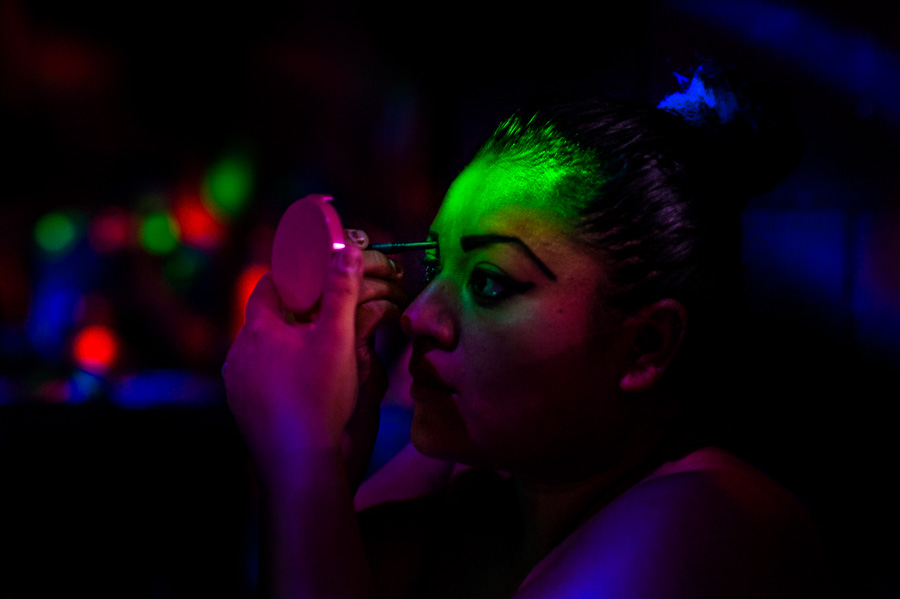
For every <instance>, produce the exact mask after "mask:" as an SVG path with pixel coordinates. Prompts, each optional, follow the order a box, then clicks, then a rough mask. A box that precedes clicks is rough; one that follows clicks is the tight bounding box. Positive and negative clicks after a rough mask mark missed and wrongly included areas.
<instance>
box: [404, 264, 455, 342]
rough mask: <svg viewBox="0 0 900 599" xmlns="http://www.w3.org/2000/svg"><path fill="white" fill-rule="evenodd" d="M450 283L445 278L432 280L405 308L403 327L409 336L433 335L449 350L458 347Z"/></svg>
mask: <svg viewBox="0 0 900 599" xmlns="http://www.w3.org/2000/svg"><path fill="white" fill-rule="evenodd" d="M449 287H450V285H449V284H448V283H446V282H443V281H434V282H432V283H431V284H430V285H429V286H428V287H426V288H425V290H424V291H422V293H420V294H419V295H418V297H416V299H415V300H413V302H412V303H411V304H410V305H409V307H407V308H406V310H404V312H403V316H401V317H400V327H401V328H402V329H403V332H404V333H406V335H407V336H408V337H409V338H411V339H413V340H416V339H418V338H423V337H430V338H431V339H432V340H433V342H434V343H435V345H436V346H437V347H439V348H440V349H443V350H445V351H450V350H452V349H453V348H454V347H456V343H457V341H458V322H457V318H456V310H455V308H454V302H453V299H452V294H451V293H450V289H449Z"/></svg>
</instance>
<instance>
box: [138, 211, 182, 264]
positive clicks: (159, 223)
mask: <svg viewBox="0 0 900 599" xmlns="http://www.w3.org/2000/svg"><path fill="white" fill-rule="evenodd" d="M180 238H181V230H180V229H179V228H178V222H177V221H176V220H175V219H174V218H173V217H172V215H171V214H169V213H167V212H152V213H150V214H148V215H147V216H146V217H144V221H143V223H142V224H141V245H142V246H143V247H144V249H146V250H147V251H148V252H150V253H153V254H168V253H170V252H172V251H174V250H175V248H176V247H177V246H178V242H179V240H180Z"/></svg>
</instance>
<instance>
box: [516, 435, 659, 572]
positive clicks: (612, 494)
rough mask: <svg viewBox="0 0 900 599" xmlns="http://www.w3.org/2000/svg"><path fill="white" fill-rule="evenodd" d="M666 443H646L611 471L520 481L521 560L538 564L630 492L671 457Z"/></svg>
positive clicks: (607, 469)
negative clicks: (619, 497)
mask: <svg viewBox="0 0 900 599" xmlns="http://www.w3.org/2000/svg"><path fill="white" fill-rule="evenodd" d="M670 449H671V447H670V444H669V443H667V442H664V440H662V439H657V442H655V443H650V444H646V445H642V446H641V447H640V448H636V450H635V451H632V452H631V453H629V454H628V456H627V457H626V458H625V459H622V460H618V461H617V462H616V464H615V465H614V466H612V467H608V468H604V469H603V470H600V471H598V472H594V473H592V474H590V475H588V476H584V477H581V478H578V479H577V480H569V481H559V480H553V481H547V480H539V479H535V478H527V477H524V478H523V477H517V478H516V488H517V496H518V501H519V506H520V509H521V513H522V516H523V522H524V530H523V542H522V545H521V547H522V552H523V555H522V557H523V559H525V560H527V561H531V562H533V563H537V561H539V560H540V559H541V558H543V557H544V556H545V555H547V553H549V552H550V550H552V549H553V548H554V547H555V546H556V545H558V544H559V543H560V542H561V541H562V540H563V539H565V538H566V537H567V536H568V535H569V534H571V533H572V532H573V531H574V530H575V529H576V528H578V527H579V526H580V525H581V524H583V523H584V522H585V521H586V520H587V519H588V518H590V517H591V516H592V515H593V514H594V513H595V512H597V511H598V510H600V509H602V508H603V507H604V506H605V505H607V504H608V503H609V502H611V501H612V500H613V499H615V498H616V497H618V496H619V495H621V494H622V493H623V492H625V491H626V490H627V489H628V488H630V487H632V486H633V485H635V484H637V483H638V482H639V481H640V480H641V479H642V478H644V477H645V476H647V475H648V474H650V473H651V472H653V470H655V469H656V468H657V467H659V466H660V465H661V464H662V463H663V462H665V461H666V460H668V459H670V458H669V452H670Z"/></svg>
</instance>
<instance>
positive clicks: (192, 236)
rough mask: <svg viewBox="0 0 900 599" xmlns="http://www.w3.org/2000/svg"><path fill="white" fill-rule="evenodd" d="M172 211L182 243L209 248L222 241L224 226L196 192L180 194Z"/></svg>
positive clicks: (199, 247)
mask: <svg viewBox="0 0 900 599" xmlns="http://www.w3.org/2000/svg"><path fill="white" fill-rule="evenodd" d="M173 212H174V213H175V220H176V221H177V222H178V227H179V229H180V230H181V241H182V242H183V243H184V244H186V245H189V246H191V247H194V248H197V249H201V250H210V249H213V248H215V247H216V246H218V245H219V244H220V243H221V242H222V238H223V236H224V234H225V227H224V226H223V224H222V223H221V222H219V221H218V220H216V218H215V216H214V215H213V214H212V213H211V212H210V211H209V210H208V209H207V207H206V206H205V205H204V204H203V202H202V201H201V200H200V196H199V194H198V193H190V192H188V193H183V194H181V195H180V196H179V197H178V199H177V200H176V202H175V207H174V210H173Z"/></svg>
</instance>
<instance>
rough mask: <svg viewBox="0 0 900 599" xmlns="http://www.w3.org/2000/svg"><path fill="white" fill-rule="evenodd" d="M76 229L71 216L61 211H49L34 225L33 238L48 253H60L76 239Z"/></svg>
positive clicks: (67, 248)
mask: <svg viewBox="0 0 900 599" xmlns="http://www.w3.org/2000/svg"><path fill="white" fill-rule="evenodd" d="M77 237H78V230H77V227H76V226H75V222H74V221H73V220H72V218H71V217H70V216H69V215H67V214H64V213H62V212H50V213H49V214H45V215H44V216H42V217H41V218H40V219H39V220H38V222H37V224H36V225H35V227H34V239H35V241H36V242H37V244H38V246H39V247H40V248H41V249H42V250H44V251H45V252H47V253H50V254H62V253H65V252H67V251H68V250H70V249H71V248H72V246H73V245H74V244H75V242H76V241H77Z"/></svg>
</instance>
